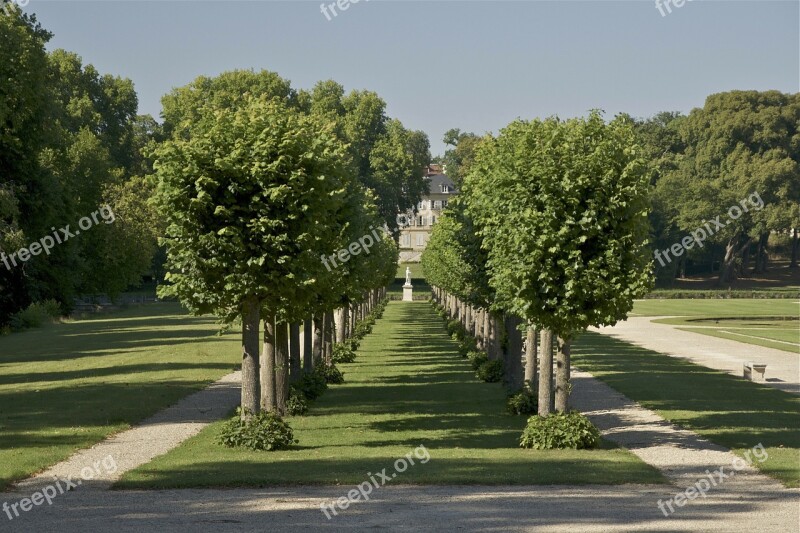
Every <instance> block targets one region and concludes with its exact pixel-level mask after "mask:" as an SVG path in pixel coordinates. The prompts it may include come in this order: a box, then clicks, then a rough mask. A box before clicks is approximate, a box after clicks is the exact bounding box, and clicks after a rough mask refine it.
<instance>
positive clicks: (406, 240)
mask: <svg viewBox="0 0 800 533" xmlns="http://www.w3.org/2000/svg"><path fill="white" fill-rule="evenodd" d="M403 246H411V235H409V234H408V233H406V234H405V235H403Z"/></svg>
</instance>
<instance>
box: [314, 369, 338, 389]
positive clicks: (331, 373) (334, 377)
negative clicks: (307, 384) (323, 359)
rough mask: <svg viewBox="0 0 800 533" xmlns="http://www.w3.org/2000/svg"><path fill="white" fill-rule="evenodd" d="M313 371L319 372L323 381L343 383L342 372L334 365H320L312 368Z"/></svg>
mask: <svg viewBox="0 0 800 533" xmlns="http://www.w3.org/2000/svg"><path fill="white" fill-rule="evenodd" d="M314 371H315V372H319V375H320V376H322V378H323V379H324V380H325V383H327V384H329V385H340V384H342V383H344V374H342V373H341V372H340V371H339V369H338V368H336V365H335V364H334V365H330V366H328V365H321V366H319V367H317V368H315V369H314Z"/></svg>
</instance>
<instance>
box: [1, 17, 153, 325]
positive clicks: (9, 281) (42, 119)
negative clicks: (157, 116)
mask: <svg viewBox="0 0 800 533" xmlns="http://www.w3.org/2000/svg"><path fill="white" fill-rule="evenodd" d="M4 4H7V3H6V2H4ZM4 7H5V9H3V10H0V80H2V81H1V82H0V250H2V251H3V252H4V253H6V254H10V253H14V252H16V251H17V250H19V249H20V248H22V247H27V246H28V245H29V244H30V243H32V242H35V241H37V240H39V239H40V238H42V237H44V236H46V235H49V234H52V233H53V231H54V230H55V229H56V228H63V227H66V226H67V225H70V226H71V228H72V229H73V230H74V229H75V226H76V225H77V223H78V220H79V219H80V218H81V217H84V216H88V215H90V214H91V213H92V212H94V211H95V210H97V208H98V207H99V206H101V205H105V204H109V205H111V207H112V209H113V211H114V213H115V215H116V221H115V222H114V223H113V224H110V225H106V224H101V225H99V226H97V227H94V228H92V230H91V231H87V232H82V233H81V235H80V236H79V237H78V238H75V239H69V240H68V241H66V242H64V243H63V244H60V245H58V246H57V247H55V248H53V249H52V250H51V251H50V253H49V254H40V255H38V256H36V257H34V258H33V259H32V260H30V261H28V262H27V263H25V264H23V265H19V266H17V267H15V268H11V269H8V268H0V325H2V324H4V323H6V322H7V321H8V319H9V317H10V316H11V315H12V314H13V313H15V312H16V311H18V310H20V309H22V308H24V307H27V306H28V304H30V303H31V302H35V301H41V300H47V299H54V300H57V301H59V302H61V303H62V306H63V307H64V310H66V309H67V308H68V307H69V305H71V303H72V299H73V297H74V296H76V295H78V294H94V293H107V294H112V295H113V294H116V293H118V292H120V291H122V290H124V289H125V288H126V287H128V286H129V285H130V284H131V283H138V282H139V281H140V279H141V275H142V273H143V272H145V271H147V270H148V269H149V268H150V267H151V259H152V257H153V255H154V254H155V252H156V248H157V235H158V233H159V224H158V220H159V219H158V217H157V216H156V214H155V212H154V210H153V209H152V208H151V207H150V206H149V205H148V204H147V201H146V200H147V196H148V195H147V191H148V189H149V187H148V185H147V183H146V182H145V180H144V176H145V174H146V173H147V171H148V164H147V161H146V159H144V158H143V157H142V155H141V154H142V150H141V148H142V147H144V146H145V145H147V144H149V143H150V142H151V141H152V140H153V139H154V135H155V131H154V127H153V124H154V122H153V121H152V119H149V118H148V117H140V116H137V114H136V110H137V105H138V104H137V98H136V93H135V91H134V89H133V84H132V83H131V82H130V80H124V79H121V78H118V77H114V76H111V75H103V74H100V73H99V72H97V71H96V70H95V69H94V68H93V67H92V66H91V65H84V64H83V63H82V61H81V58H80V57H78V56H77V55H75V54H72V53H69V52H66V51H64V50H55V51H53V52H51V53H47V52H46V51H45V45H46V43H47V42H48V40H49V39H50V38H51V35H50V34H49V33H48V32H47V31H45V30H44V29H43V28H42V27H41V26H40V25H39V24H38V23H37V21H36V19H35V17H34V16H32V15H30V16H29V15H25V14H23V13H22V12H21V10H20V9H19V8H18V7H17V6H16V5H15V4H13V3H11V4H8V5H5V6H4ZM143 192H144V194H143Z"/></svg>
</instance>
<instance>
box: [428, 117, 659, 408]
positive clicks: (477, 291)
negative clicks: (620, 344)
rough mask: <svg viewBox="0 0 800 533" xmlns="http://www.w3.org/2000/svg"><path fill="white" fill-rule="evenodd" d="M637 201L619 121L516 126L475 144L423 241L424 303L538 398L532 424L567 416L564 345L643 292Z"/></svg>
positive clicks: (629, 145)
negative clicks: (457, 189) (428, 291)
mask: <svg viewBox="0 0 800 533" xmlns="http://www.w3.org/2000/svg"><path fill="white" fill-rule="evenodd" d="M648 190H649V172H648V168H647V161H646V158H645V154H644V152H643V150H642V149H641V147H640V146H639V145H638V143H637V140H636V134H635V132H634V124H633V123H632V121H630V120H629V119H628V118H626V117H618V118H616V119H614V120H612V121H611V122H609V123H607V122H606V121H605V120H604V119H603V117H602V116H601V114H600V113H599V112H593V113H592V114H591V115H590V116H589V117H588V118H586V119H575V120H569V121H566V122H565V121H561V120H558V119H556V118H551V119H547V120H535V121H530V122H528V121H516V122H513V123H511V124H510V125H508V126H507V127H506V128H504V129H503V130H502V131H501V132H500V133H499V135H498V136H497V137H496V138H492V137H487V138H484V139H483V140H482V141H481V143H480V145H479V146H478V148H477V150H476V151H475V155H474V162H473V163H472V165H471V167H470V169H469V171H468V172H467V173H466V175H465V176H464V179H463V182H462V192H461V195H460V196H459V197H458V199H457V200H456V201H453V202H451V204H450V206H449V208H448V210H447V211H446V212H445V214H444V215H443V216H442V217H441V219H440V221H439V223H438V224H437V225H436V226H435V227H434V229H433V233H432V235H431V239H430V242H429V244H428V246H427V248H426V250H425V252H424V253H423V256H422V263H423V267H424V270H425V275H426V278H427V279H428V281H429V282H430V283H431V285H432V286H433V291H434V297H435V299H436V300H437V301H438V302H439V303H440V304H441V305H444V306H445V308H446V309H448V310H449V311H448V313H449V315H450V316H451V317H453V318H456V319H459V320H461V321H462V324H463V325H464V327H465V328H466V330H467V331H468V332H469V333H470V334H471V335H474V336H475V337H476V339H477V341H478V344H479V347H480V348H481V349H483V350H485V351H486V352H487V355H488V356H489V359H490V360H496V359H501V358H502V360H503V361H504V371H505V372H504V380H505V384H506V385H507V386H508V387H509V388H510V389H512V390H516V389H520V388H522V386H523V383H525V382H527V385H528V386H530V387H532V388H538V395H539V404H538V406H539V407H538V409H539V414H540V415H542V416H546V415H548V414H550V412H551V410H552V409H553V408H555V409H556V410H557V411H560V412H565V411H567V410H568V395H569V368H570V361H569V359H570V345H571V342H572V340H573V339H574V338H575V336H576V335H578V334H579V333H580V332H582V331H584V330H585V329H586V328H587V327H589V326H601V325H612V324H614V323H616V322H617V321H619V320H621V319H623V318H625V316H626V314H627V312H628V311H630V309H631V308H632V306H633V300H634V299H635V298H637V297H641V296H642V295H643V294H644V293H645V292H646V291H647V290H648V289H649V288H650V280H651V271H650V268H651V267H650V261H649V254H648V250H647V247H646V244H647V230H648V222H647V213H648V210H649V205H648V197H649V196H648ZM523 331H525V332H526V342H525V348H524V350H523V342H522V332H523ZM539 338H540V340H539ZM537 340H539V342H538V343H537ZM554 340H555V344H556V346H557V354H558V355H557V375H556V379H555V390H554V389H553V386H552V384H553V347H554ZM523 351H524V359H525V366H524V368H523V365H522V360H523ZM537 372H538V375H537ZM537 385H538V387H537Z"/></svg>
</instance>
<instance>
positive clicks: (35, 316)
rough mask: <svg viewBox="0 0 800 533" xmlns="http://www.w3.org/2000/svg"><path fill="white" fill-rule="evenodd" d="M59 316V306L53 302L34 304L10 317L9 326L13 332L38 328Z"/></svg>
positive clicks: (46, 301)
mask: <svg viewBox="0 0 800 533" xmlns="http://www.w3.org/2000/svg"><path fill="white" fill-rule="evenodd" d="M60 316H61V306H60V305H59V303H58V302H56V301H55V300H45V301H44V302H35V303H32V304H31V305H29V306H28V307H27V308H25V309H23V310H22V311H19V312H18V313H15V314H14V315H12V316H11V321H10V323H9V326H10V327H11V329H12V330H13V331H22V330H24V329H29V328H38V327H41V326H42V324H45V323H47V322H50V321H52V320H55V319H57V318H58V317H60Z"/></svg>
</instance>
